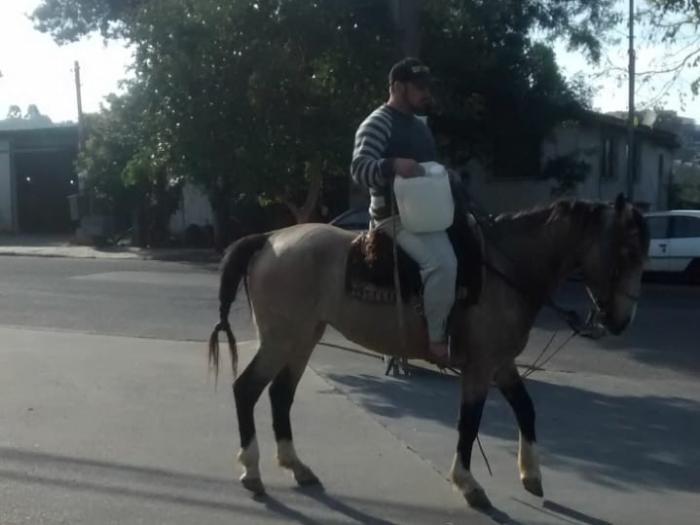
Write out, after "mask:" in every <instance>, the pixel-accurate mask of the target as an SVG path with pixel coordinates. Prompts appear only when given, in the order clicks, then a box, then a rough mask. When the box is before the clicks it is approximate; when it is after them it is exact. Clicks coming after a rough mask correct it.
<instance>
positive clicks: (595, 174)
mask: <svg viewBox="0 0 700 525" xmlns="http://www.w3.org/2000/svg"><path fill="white" fill-rule="evenodd" d="M605 138H612V140H613V142H614V144H615V146H614V148H613V162H612V166H613V168H612V177H605V176H602V175H603V173H602V172H603V170H602V167H603V159H602V156H603V143H604V139H605ZM637 140H638V147H640V148H641V151H640V156H641V157H640V163H639V170H638V174H637V181H636V182H635V185H634V200H635V202H636V203H637V204H638V205H640V206H641V207H643V208H646V209H649V210H656V209H665V208H666V207H667V205H668V191H669V185H670V182H671V174H672V165H673V158H674V157H673V151H672V150H671V149H669V148H666V147H663V146H660V145H658V144H656V143H655V142H653V141H651V140H650V139H649V138H648V137H643V136H641V137H638V139H637ZM572 153H575V154H577V157H578V158H579V159H580V160H583V161H585V162H586V163H587V164H588V165H589V168H590V169H589V173H588V176H587V177H586V180H585V181H584V182H583V183H581V184H579V185H578V186H577V188H576V190H575V191H574V192H573V193H572V194H571V196H575V197H577V198H584V199H591V200H605V201H612V200H614V199H615V197H616V196H617V195H618V194H619V193H626V191H627V183H626V180H627V179H626V177H627V159H626V155H627V153H626V136H625V134H624V133H623V132H620V131H619V130H617V129H606V128H603V127H598V126H582V125H574V124H564V125H561V126H559V127H558V128H557V129H555V131H554V132H553V133H552V136H551V137H550V139H549V140H547V141H545V143H544V144H543V146H542V160H543V162H542V165H543V166H545V165H546V162H547V161H548V160H549V159H552V158H555V157H559V156H564V155H569V154H572ZM660 157H661V158H663V161H661V165H660V164H659V158H660ZM660 168H661V169H660ZM466 170H467V172H468V173H469V179H468V186H469V191H470V193H471V194H472V195H473V197H474V198H475V200H476V202H477V203H481V205H482V206H483V207H484V208H485V209H486V210H487V211H489V212H491V213H501V212H505V211H513V210H518V209H524V208H530V207H532V206H535V205H538V204H547V203H549V202H552V201H553V200H555V199H556V198H558V197H559V195H557V193H556V187H557V183H556V181H553V180H545V179H535V178H532V177H522V178H520V177H516V178H496V177H493V176H492V175H491V174H490V172H489V170H488V168H486V167H484V166H483V165H481V164H479V163H478V162H476V161H472V162H470V164H469V165H467V166H466Z"/></svg>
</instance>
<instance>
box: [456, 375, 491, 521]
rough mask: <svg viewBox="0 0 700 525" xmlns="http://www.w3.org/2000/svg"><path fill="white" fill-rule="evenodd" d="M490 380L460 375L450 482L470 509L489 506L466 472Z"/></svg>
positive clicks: (467, 471)
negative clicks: (456, 426) (460, 401)
mask: <svg viewBox="0 0 700 525" xmlns="http://www.w3.org/2000/svg"><path fill="white" fill-rule="evenodd" d="M489 382H490V377H488V376H487V375H486V374H478V373H475V372H474V370H473V369H469V370H467V369H465V370H463V371H462V404H461V407H460V411H459V427H458V429H459V442H458V443H457V453H456V454H455V457H454V461H453V462H452V469H451V470H450V479H451V481H452V483H454V485H455V487H457V489H459V491H460V492H461V493H462V494H463V495H464V497H465V499H466V500H467V503H469V505H470V506H472V507H474V508H477V509H482V510H487V509H490V508H491V502H490V501H489V499H488V497H487V496H486V492H484V489H483V488H482V487H481V485H479V483H477V481H476V480H475V479H474V476H472V473H471V471H470V467H471V456H472V446H473V444H474V440H475V439H476V436H477V433H478V432H479V423H480V422H481V413H482V412H483V409H484V403H485V402H486V395H487V394H488V387H489Z"/></svg>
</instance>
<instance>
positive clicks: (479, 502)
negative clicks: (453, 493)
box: [464, 488, 493, 510]
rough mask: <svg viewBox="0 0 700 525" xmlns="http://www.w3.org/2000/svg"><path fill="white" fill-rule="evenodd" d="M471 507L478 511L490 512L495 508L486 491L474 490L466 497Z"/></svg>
mask: <svg viewBox="0 0 700 525" xmlns="http://www.w3.org/2000/svg"><path fill="white" fill-rule="evenodd" d="M464 497H465V499H466V500H467V503H469V506H470V507H472V508H474V509H477V510H490V509H491V508H493V505H491V501H489V498H488V497H487V496H486V492H484V489H481V488H479V489H472V490H470V491H469V492H467V493H466V494H465V495H464Z"/></svg>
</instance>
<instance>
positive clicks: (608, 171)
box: [600, 137, 616, 179]
mask: <svg viewBox="0 0 700 525" xmlns="http://www.w3.org/2000/svg"><path fill="white" fill-rule="evenodd" d="M615 153H616V152H615V140H614V139H613V138H612V137H607V138H604V139H603V154H602V155H601V157H600V163H601V166H600V175H601V177H602V178H604V179H612V178H614V177H615V160H616V158H615Z"/></svg>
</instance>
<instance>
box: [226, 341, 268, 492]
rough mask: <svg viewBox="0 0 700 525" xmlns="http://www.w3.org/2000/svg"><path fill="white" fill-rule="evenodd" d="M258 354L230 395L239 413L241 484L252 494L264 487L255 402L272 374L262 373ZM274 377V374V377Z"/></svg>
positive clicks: (261, 490) (237, 380) (262, 490)
mask: <svg viewBox="0 0 700 525" xmlns="http://www.w3.org/2000/svg"><path fill="white" fill-rule="evenodd" d="M260 362H261V361H260V354H259V353H258V354H257V355H256V356H255V357H254V358H253V360H252V361H251V362H250V364H249V365H248V366H247V367H246V369H245V370H244V371H243V373H242V374H241V375H240V377H238V379H236V381H235V382H234V384H233V397H234V399H235V401H236V412H237V414H238V430H239V433H240V436H241V450H240V452H239V453H238V461H239V462H240V463H241V465H243V474H242V475H241V477H240V480H241V483H242V484H243V486H244V487H245V488H246V489H248V490H250V491H251V492H254V493H255V494H263V493H264V492H265V487H264V486H263V483H262V480H261V479H260V468H259V463H260V449H259V448H258V440H257V437H256V434H255V418H254V410H255V404H256V403H257V402H258V399H259V398H260V395H261V394H262V392H263V390H264V389H265V387H266V386H267V385H268V383H269V382H270V380H271V379H272V377H270V375H269V374H266V373H264V367H262V366H260ZM273 377H274V376H273Z"/></svg>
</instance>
